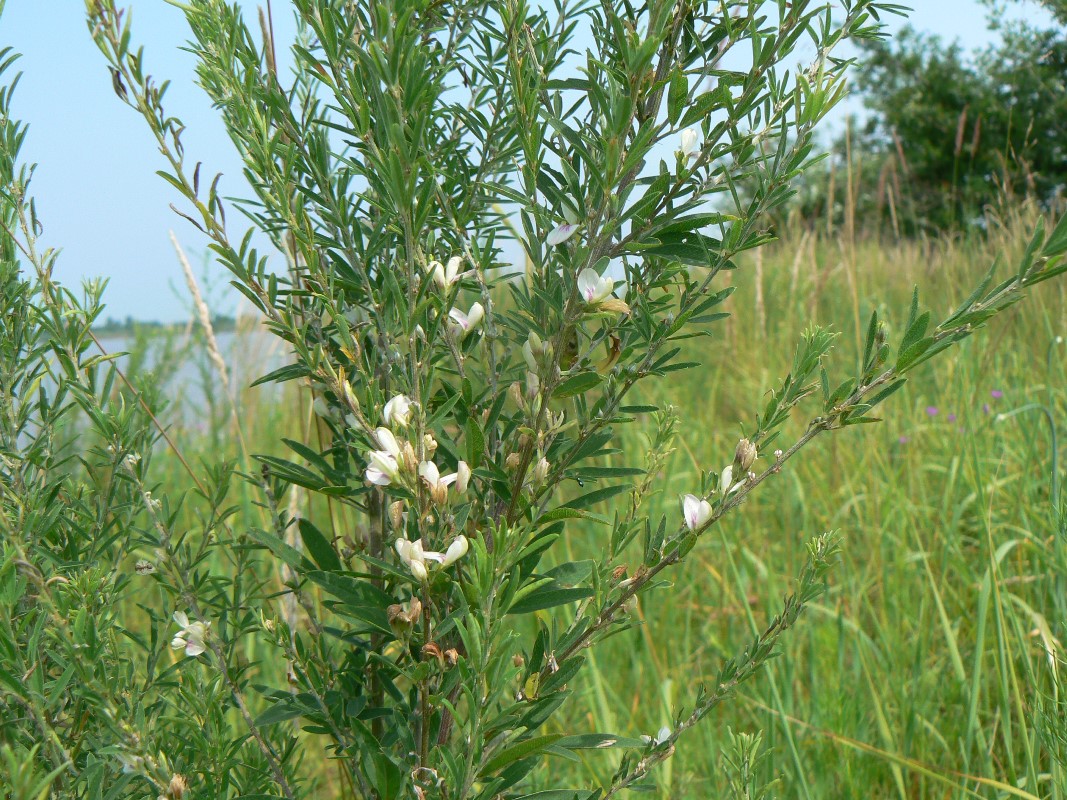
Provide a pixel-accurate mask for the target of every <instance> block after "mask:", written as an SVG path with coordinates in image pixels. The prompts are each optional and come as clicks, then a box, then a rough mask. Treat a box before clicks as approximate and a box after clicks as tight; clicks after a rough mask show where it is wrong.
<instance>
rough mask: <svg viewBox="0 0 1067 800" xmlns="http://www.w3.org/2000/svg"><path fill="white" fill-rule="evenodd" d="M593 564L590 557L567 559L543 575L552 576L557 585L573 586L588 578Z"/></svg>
mask: <svg viewBox="0 0 1067 800" xmlns="http://www.w3.org/2000/svg"><path fill="white" fill-rule="evenodd" d="M595 565H596V564H595V562H594V561H593V560H592V559H589V560H586V561H568V562H567V563H566V564H560V565H559V566H558V567H553V568H552V569H550V570H549V571H548V572H546V573H545V577H546V578H552V579H553V580H554V581H555V582H556V584H557V585H559V586H574V585H575V584H578V583H581V582H582V581H584V580H585V579H586V578H588V577H589V575H590V573H592V571H593V567H594V566H595Z"/></svg>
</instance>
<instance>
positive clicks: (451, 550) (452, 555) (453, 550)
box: [441, 534, 470, 567]
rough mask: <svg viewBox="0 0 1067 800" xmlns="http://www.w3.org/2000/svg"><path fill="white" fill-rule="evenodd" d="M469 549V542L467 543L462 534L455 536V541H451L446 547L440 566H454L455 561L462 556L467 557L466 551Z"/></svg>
mask: <svg viewBox="0 0 1067 800" xmlns="http://www.w3.org/2000/svg"><path fill="white" fill-rule="evenodd" d="M469 547H470V544H469V542H467V537H466V536H464V535H463V534H460V535H459V536H457V537H456V538H455V539H453V540H452V544H450V545H449V546H448V549H447V550H446V551H445V557H444V559H443V560H442V561H441V566H442V567H450V566H452V565H453V564H455V563H456V562H457V561H459V560H460V559H461V558H463V556H465V555H467V550H468V548H469Z"/></svg>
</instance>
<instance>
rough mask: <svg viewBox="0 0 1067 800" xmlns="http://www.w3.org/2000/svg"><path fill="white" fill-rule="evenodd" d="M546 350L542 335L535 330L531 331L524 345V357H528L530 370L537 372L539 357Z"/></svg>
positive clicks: (527, 361) (527, 364)
mask: <svg viewBox="0 0 1067 800" xmlns="http://www.w3.org/2000/svg"><path fill="white" fill-rule="evenodd" d="M544 352H545V343H544V342H542V341H541V337H540V336H538V335H537V334H536V333H534V332H533V331H530V335H529V336H528V337H527V338H526V343H525V344H524V345H523V346H522V357H523V358H524V359H526V366H528V367H529V368H530V372H537V359H538V358H539V357H540V356H541V355H543V354H544Z"/></svg>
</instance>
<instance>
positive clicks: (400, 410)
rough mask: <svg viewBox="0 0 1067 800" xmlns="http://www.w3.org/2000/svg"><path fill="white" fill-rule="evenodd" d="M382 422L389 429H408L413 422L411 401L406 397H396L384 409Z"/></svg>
mask: <svg viewBox="0 0 1067 800" xmlns="http://www.w3.org/2000/svg"><path fill="white" fill-rule="evenodd" d="M382 420H383V421H384V422H385V424H386V425H388V426H389V427H393V428H406V427H407V425H408V422H410V421H411V401H410V400H409V399H408V398H407V396H406V395H402V394H398V395H396V396H395V397H393V399H392V400H390V401H389V402H388V403H386V404H385V408H384V409H382Z"/></svg>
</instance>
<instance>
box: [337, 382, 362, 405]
mask: <svg viewBox="0 0 1067 800" xmlns="http://www.w3.org/2000/svg"><path fill="white" fill-rule="evenodd" d="M341 389H342V391H344V394H345V401H346V402H347V403H348V405H349V407H351V408H359V401H358V400H357V399H356V393H355V392H354V391H352V384H351V383H349V382H348V380H347V379H345V380H344V381H343V382H342V383H341Z"/></svg>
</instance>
